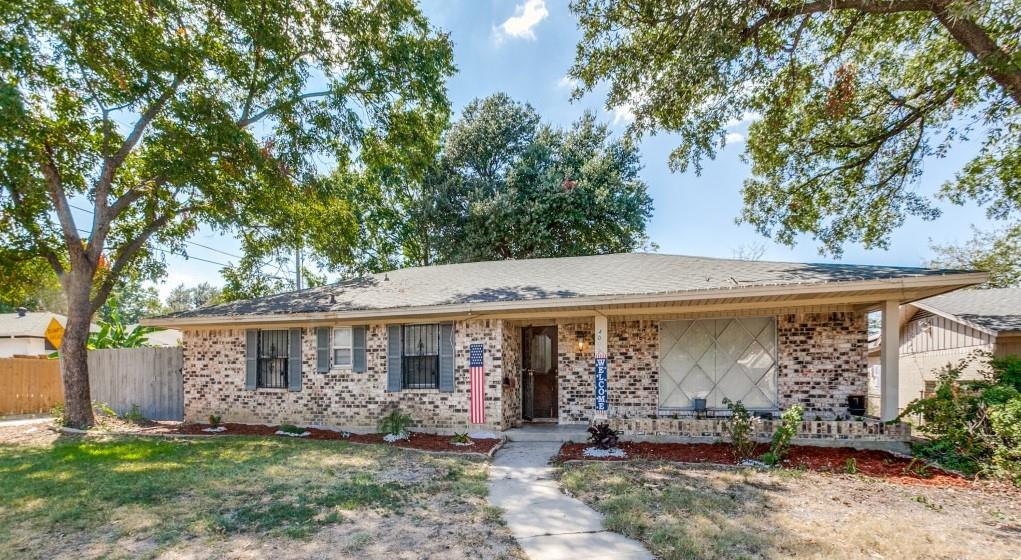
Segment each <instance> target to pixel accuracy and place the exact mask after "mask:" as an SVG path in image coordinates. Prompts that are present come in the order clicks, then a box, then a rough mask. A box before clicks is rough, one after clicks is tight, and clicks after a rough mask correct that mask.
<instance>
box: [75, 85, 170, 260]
mask: <svg viewBox="0 0 1021 560" xmlns="http://www.w3.org/2000/svg"><path fill="white" fill-rule="evenodd" d="M181 82H182V79H181V77H180V76H175V77H174V81H173V82H171V84H170V87H168V88H167V89H166V91H164V92H163V93H162V94H161V95H160V96H159V97H158V98H157V99H156V100H155V101H153V102H152V104H150V105H149V107H148V108H147V109H146V110H145V111H144V112H143V113H142V114H141V116H139V118H138V121H136V122H135V126H134V127H132V129H131V132H130V133H128V136H127V137H126V138H125V139H124V142H123V143H122V144H121V146H120V148H118V149H117V151H116V152H115V153H114V154H113V155H109V156H106V157H104V159H103V168H102V170H101V171H100V174H99V178H97V179H96V184H95V187H94V188H93V191H94V193H95V201H96V202H95V212H93V214H92V234H91V236H90V238H89V246H88V255H89V258H90V259H91V260H92V261H93V262H99V255H100V254H101V253H102V252H103V244H104V242H105V241H106V236H107V234H109V232H110V226H111V224H112V222H113V218H114V217H116V215H117V214H118V213H119V212H115V213H113V214H112V215H111V214H110V212H108V211H107V210H108V208H107V204H108V202H109V196H110V188H111V187H112V185H113V178H114V175H115V174H116V173H117V170H118V169H120V166H121V165H122V164H123V163H124V160H125V159H127V157H128V155H129V154H130V153H131V151H132V150H133V149H135V146H136V145H138V141H139V140H141V138H142V135H143V134H144V133H145V129H146V128H147V127H148V126H149V123H151V122H152V120H153V119H154V118H156V115H158V114H159V112H160V111H162V110H163V107H164V106H166V104H167V101H169V100H170V98H171V97H173V96H174V94H175V93H176V92H177V88H179V87H180V86H181ZM121 198H123V197H121ZM122 209H123V208H122Z"/></svg>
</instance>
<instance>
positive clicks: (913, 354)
mask: <svg viewBox="0 0 1021 560" xmlns="http://www.w3.org/2000/svg"><path fill="white" fill-rule="evenodd" d="M900 331H901V335H900V368H899V369H900V389H899V391H898V394H899V405H898V407H899V408H900V409H902V410H903V409H904V407H906V406H907V404H908V403H910V402H911V401H912V400H914V399H917V398H919V397H922V396H924V395H926V394H928V393H931V392H932V391H933V390H934V388H935V386H936V378H937V375H938V372H939V370H941V369H942V368H943V367H945V366H946V365H947V364H957V363H958V362H960V361H961V360H964V359H966V358H973V357H974V356H975V354H976V352H987V353H992V354H994V355H997V356H1003V355H1007V354H1016V355H1021V288H999V289H988V290H961V291H957V292H953V293H949V294H944V295H940V296H936V297H931V298H927V299H923V300H920V301H916V302H912V303H909V304H907V305H905V306H903V308H902V309H901V329H900ZM878 355H879V343H878V341H877V342H876V344H875V345H874V348H873V349H872V350H871V351H870V361H871V362H872V363H873V364H874V365H873V367H874V368H877V369H876V370H875V372H876V373H875V375H878ZM982 370H983V363H982V361H981V360H975V359H972V360H969V364H968V366H967V367H966V368H964V370H963V374H962V376H961V378H962V379H979V378H981V375H982ZM870 393H871V394H874V395H878V394H879V393H881V391H880V390H879V388H878V385H876V386H875V387H873V388H872V390H871V391H870Z"/></svg>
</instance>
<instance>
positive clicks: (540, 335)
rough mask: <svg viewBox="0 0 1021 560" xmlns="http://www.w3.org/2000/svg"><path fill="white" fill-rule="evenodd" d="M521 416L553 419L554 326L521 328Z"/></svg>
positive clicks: (555, 354)
mask: <svg viewBox="0 0 1021 560" xmlns="http://www.w3.org/2000/svg"><path fill="white" fill-rule="evenodd" d="M521 362H522V363H521V371H522V379H523V381H524V383H523V384H522V395H521V417H522V418H524V419H525V420H553V419H556V417H557V327H556V326H555V325H550V326H545V327H525V328H523V329H521Z"/></svg>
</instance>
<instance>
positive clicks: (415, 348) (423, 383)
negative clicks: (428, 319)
mask: <svg viewBox="0 0 1021 560" xmlns="http://www.w3.org/2000/svg"><path fill="white" fill-rule="evenodd" d="M403 328H404V333H403V337H402V340H403V344H402V352H401V361H402V368H401V387H402V388H404V389H435V388H437V387H438V386H439V379H440V326H439V325H437V324H430V325H404V327H403Z"/></svg>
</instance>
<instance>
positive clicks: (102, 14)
mask: <svg viewBox="0 0 1021 560" xmlns="http://www.w3.org/2000/svg"><path fill="white" fill-rule="evenodd" d="M0 53H2V55H0V216H2V217H3V218H2V219H0V254H5V255H6V254H14V255H17V256H19V257H21V256H30V257H38V258H41V259H44V260H45V261H46V262H47V264H49V266H50V267H51V268H52V269H53V270H54V272H55V273H56V274H57V276H58V277H60V278H61V285H62V286H63V288H64V292H65V295H66V297H67V305H68V316H69V318H70V319H69V321H68V323H69V326H68V330H69V331H70V330H72V329H74V330H75V331H76V332H75V336H71V337H68V338H69V339H71V340H80V339H82V338H84V332H83V330H84V329H85V328H86V327H85V325H87V323H88V321H89V319H90V318H91V317H92V315H93V314H95V313H96V312H97V311H98V310H99V309H100V308H101V307H102V306H103V304H104V303H105V302H106V300H107V298H108V296H109V294H110V292H111V291H112V290H114V288H115V287H116V286H117V285H118V284H120V283H122V282H123V281H124V279H125V278H139V279H141V280H152V279H155V278H158V277H160V276H162V275H163V274H164V273H165V269H166V265H165V260H164V259H165V255H166V254H167V253H178V254H183V253H184V250H185V247H184V241H185V240H186V239H187V238H188V237H189V236H191V235H192V234H194V233H195V232H196V231H197V230H198V229H199V227H200V226H206V227H208V228H211V229H212V230H214V231H217V232H223V233H228V234H233V235H236V236H237V237H239V238H240V239H241V241H242V245H243V247H244V249H245V251H246V254H247V253H249V252H251V253H253V254H257V255H263V254H269V253H272V252H273V251H275V250H279V249H280V248H285V247H286V248H293V247H296V246H299V245H301V246H307V247H309V248H310V250H313V251H315V252H316V253H317V254H318V255H320V256H321V258H322V259H324V260H325V261H328V262H340V261H342V260H343V259H344V258H346V257H347V256H348V255H349V254H350V252H351V246H352V245H353V243H354V242H355V240H356V239H357V235H358V231H357V220H356V217H355V215H354V213H353V211H352V208H351V205H350V204H349V203H348V199H347V196H346V192H345V189H346V188H347V185H346V184H344V183H338V182H333V181H327V180H325V176H326V175H327V174H328V173H329V172H330V171H331V170H332V169H339V170H349V169H357V170H372V169H377V168H381V167H392V168H399V169H404V168H414V167H424V166H425V165H427V164H428V163H429V162H431V161H432V158H433V155H434V151H433V149H434V147H435V138H436V137H438V135H439V134H440V131H441V130H442V129H443V126H444V124H445V123H446V120H447V118H448V116H449V103H448V100H447V98H446V91H445V85H444V81H445V79H446V78H447V77H448V76H449V75H451V74H452V73H453V71H454V68H453V65H452V62H451V56H452V55H451V43H450V40H449V38H448V37H447V35H446V34H443V33H440V32H438V31H436V30H435V29H433V28H431V27H430V25H429V23H428V21H427V20H426V19H425V17H424V16H423V15H422V14H421V13H420V11H419V10H418V7H417V6H416V5H415V4H414V3H412V2H409V1H407V0H379V1H376V2H372V3H371V4H369V3H364V2H358V1H355V0H325V1H320V0H280V1H277V2H271V3H267V2H224V1H219V0H216V1H214V2H195V1H193V0H166V1H160V2H134V1H126V0H84V1H80V2H55V1H53V0H11V1H9V2H7V3H5V5H4V8H3V10H0ZM380 146H386V148H385V150H384V149H381V148H380ZM71 204H74V205H75V206H77V207H83V208H85V212H90V213H91V215H90V217H89V218H88V222H85V223H79V222H78V221H76V220H75V214H76V213H75V212H72V211H71V208H70V205H71ZM79 216H80V214H79ZM83 350H84V349H83V348H80V347H79V348H75V351H74V352H73V355H72V356H70V357H69V358H68V359H69V360H72V361H73V363H72V364H71V367H68V368H65V375H68V376H73V377H74V381H75V382H76V383H75V384H74V385H73V386H74V387H76V388H78V387H80V388H82V389H81V390H79V391H76V394H68V395H65V398H66V403H67V405H68V412H69V414H73V415H76V416H79V418H77V419H76V421H78V422H82V423H91V421H92V418H87V417H86V416H87V411H88V407H87V406H83V405H84V404H85V403H84V402H83V401H85V400H86V399H87V398H88V395H87V391H88V380H87V379H85V377H86V368H85V364H84V363H83V362H84V360H85V358H84V352H83ZM69 363H70V362H69Z"/></svg>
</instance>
